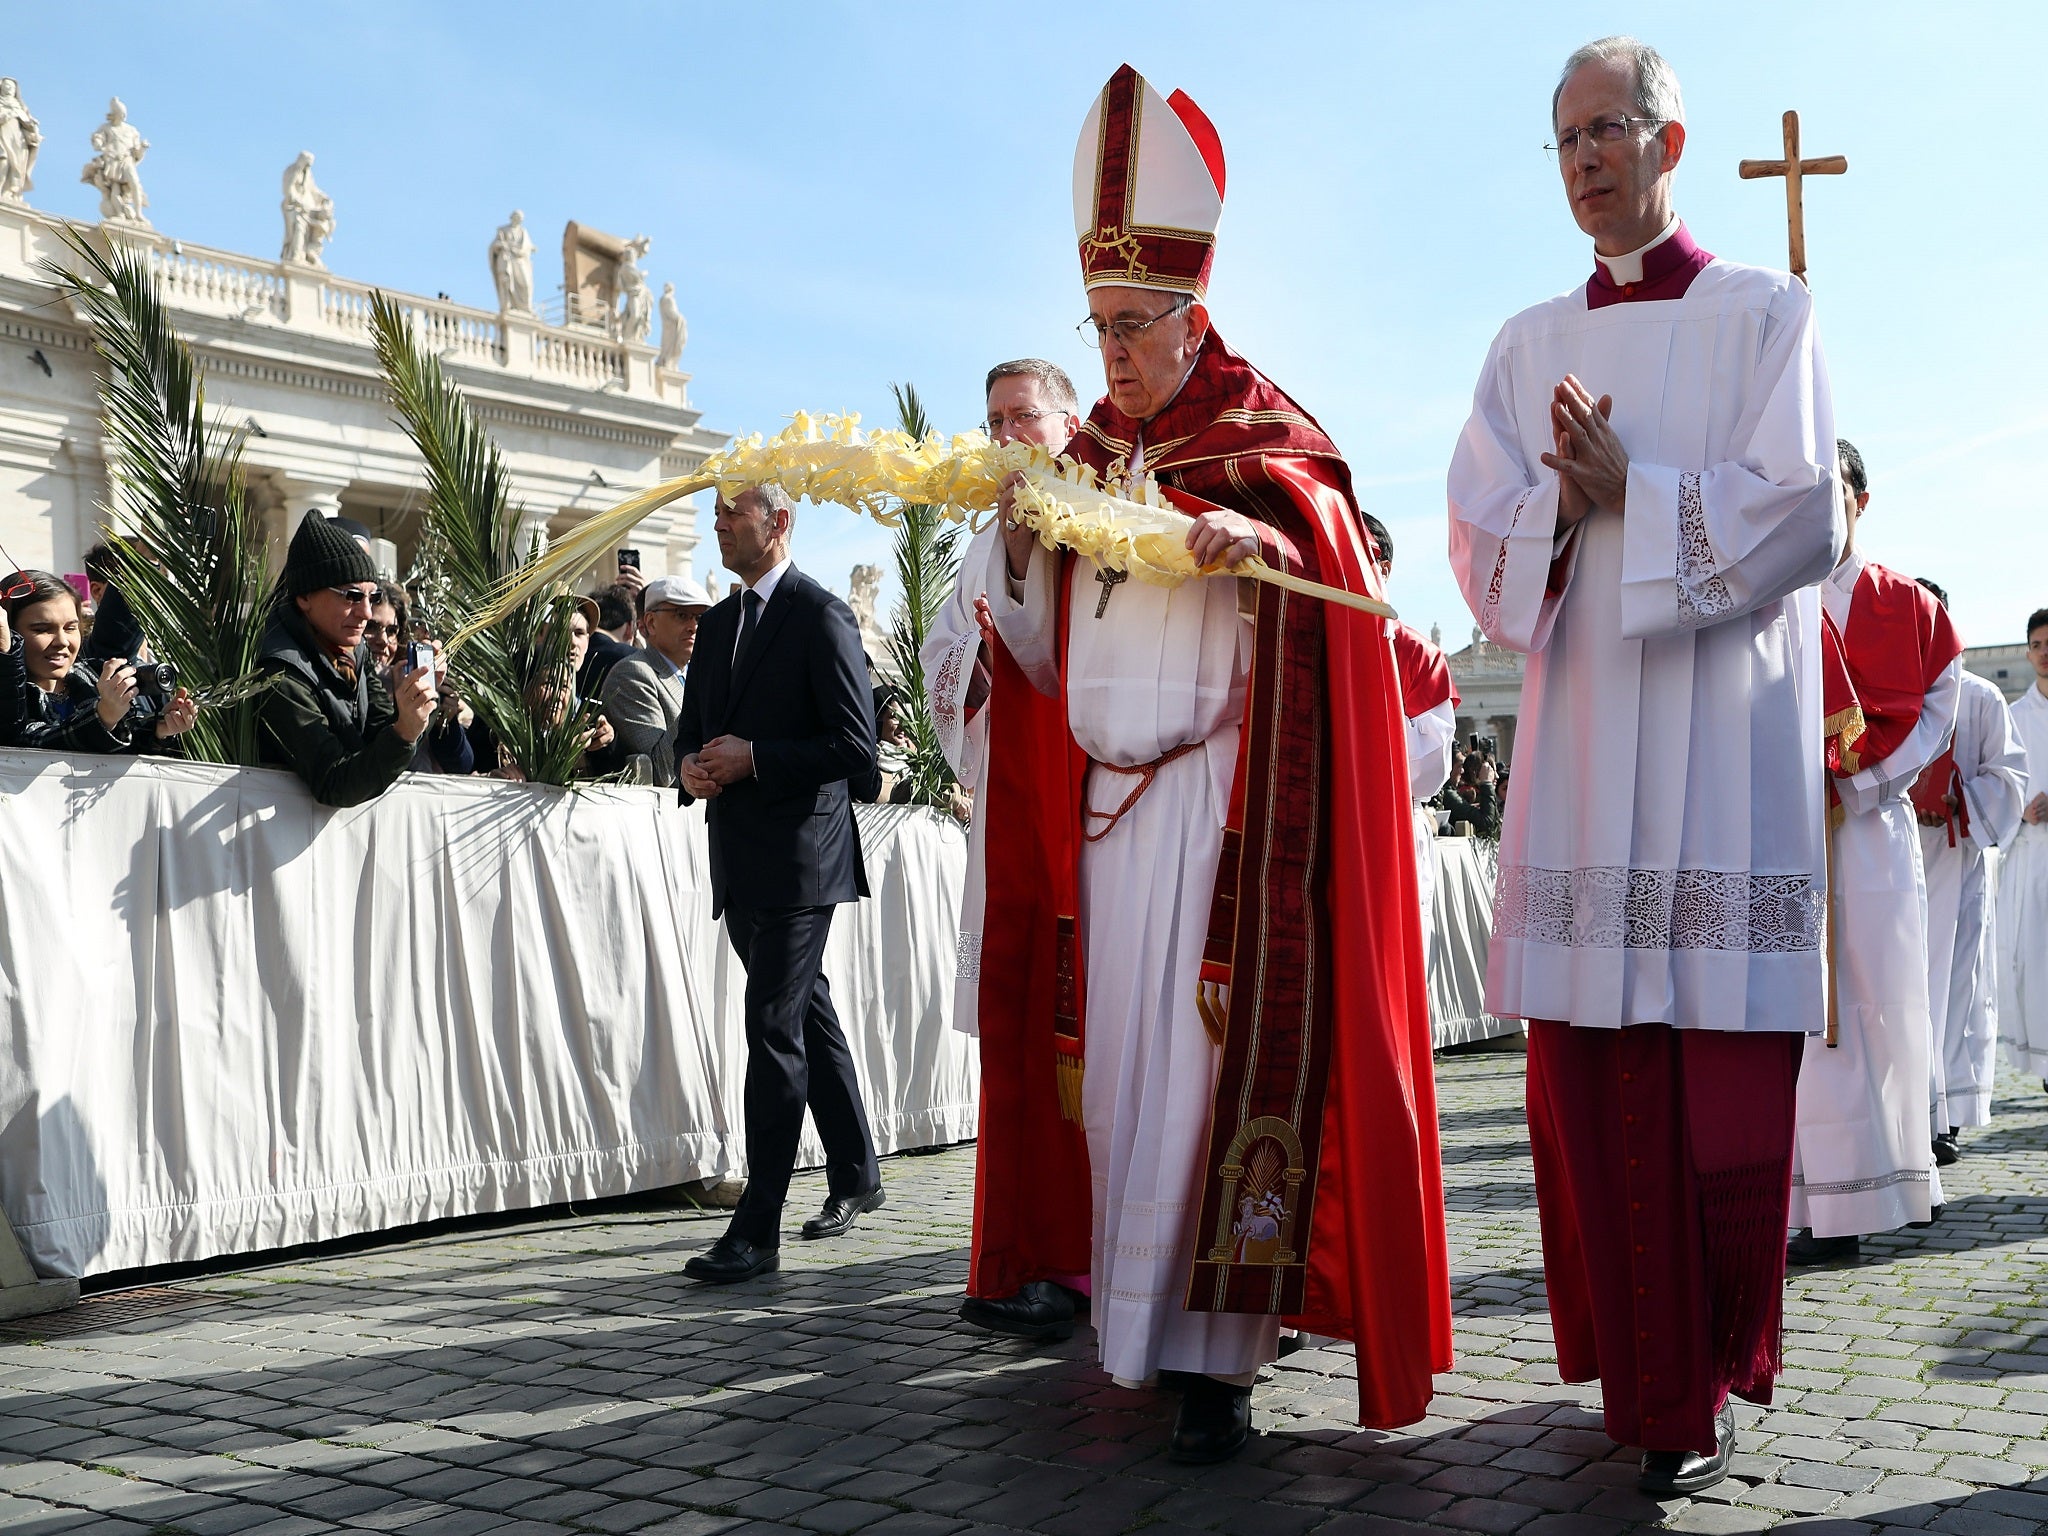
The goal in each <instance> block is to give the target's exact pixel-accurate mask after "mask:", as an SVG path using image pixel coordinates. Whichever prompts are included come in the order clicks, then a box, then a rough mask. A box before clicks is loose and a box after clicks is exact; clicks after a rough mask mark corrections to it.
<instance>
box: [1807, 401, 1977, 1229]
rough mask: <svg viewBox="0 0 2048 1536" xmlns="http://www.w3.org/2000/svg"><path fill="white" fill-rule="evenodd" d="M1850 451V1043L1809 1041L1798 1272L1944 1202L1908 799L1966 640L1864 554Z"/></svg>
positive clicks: (1842, 885)
mask: <svg viewBox="0 0 2048 1536" xmlns="http://www.w3.org/2000/svg"><path fill="white" fill-rule="evenodd" d="M1836 450H1837V452H1838V454H1839V456H1840V458H1839V470H1840V483H1841V497H1842V513H1843V519H1844V521H1845V522H1846V523H1847V525H1848V528H1849V548H1848V549H1847V550H1846V551H1845V552H1844V554H1843V556H1842V561H1841V564H1840V565H1838V566H1836V567H1835V569H1834V570H1833V571H1832V572H1831V573H1830V574H1829V576H1828V579H1827V580H1826V581H1824V582H1822V583H1821V588H1820V595H1821V605H1822V607H1823V609H1824V610H1825V611H1826V613H1827V617H1828V621H1829V623H1830V624H1831V625H1832V626H1833V631H1834V633H1835V634H1837V635H1839V636H1840V637H1841V650H1842V659H1843V662H1844V664H1845V666H1846V668H1847V671H1848V676H1849V682H1850V685H1851V686H1852V688H1853V689H1854V691H1855V695H1856V701H1857V704H1858V706H1859V709H1860V713H1861V720H1862V725H1863V731H1862V734H1861V735H1860V736H1858V737H1857V739H1856V740H1855V741H1854V742H1853V743H1851V744H1850V745H1851V746H1852V747H1853V750H1852V751H1851V752H1850V753H1849V754H1848V756H1847V757H1845V758H1844V760H1843V762H1842V765H1841V766H1842V771H1841V772H1840V773H1838V774H1836V775H1835V776H1834V777H1833V780H1832V786H1833V790H1834V797H1835V799H1836V800H1837V802H1838V805H1837V808H1836V809H1835V810H1834V811H1833V812H1832V814H1831V819H1832V823H1833V825H1834V829H1835V830H1834V850H1833V851H1834V869H1833V884H1834V891H1833V901H1834V907H1833V912H1834V919H1835V931H1834V939H1833V946H1834V965H1835V982H1834V987H1835V994H1834V997H1833V999H1832V1006H1833V1009H1834V1019H1835V1036H1836V1039H1835V1043H1834V1044H1832V1045H1830V1044H1827V1043H1826V1042H1824V1041H1822V1040H1818V1039H1816V1040H1809V1041H1807V1042H1806V1060H1805V1061H1804V1063H1803V1064H1802V1065H1801V1067H1800V1069H1799V1138H1798V1144H1797V1147H1796V1149H1795V1151H1794V1153H1793V1160H1792V1207H1791V1217H1790V1219H1791V1222H1792V1225H1793V1226H1795V1227H1798V1228H1801V1229H1802V1230H1801V1231H1799V1232H1797V1233H1795V1234H1794V1235H1793V1237H1792V1239H1791V1242H1790V1243H1789V1244H1788V1250H1787V1256H1788V1258H1789V1259H1790V1261H1791V1262H1793V1263H1795V1264H1818V1263H1824V1262H1827V1261H1830V1260H1836V1259H1847V1258H1853V1257H1855V1256H1856V1254H1857V1252H1858V1237H1859V1235H1860V1234H1862V1233H1865V1232H1888V1231H1891V1230H1892V1229H1894V1228H1896V1227H1902V1226H1905V1225H1906V1224H1907V1223H1909V1222H1924V1221H1930V1220H1932V1219H1933V1216H1934V1213H1935V1212H1936V1210H1937V1209H1939V1207H1940V1205H1941V1176H1940V1174H1939V1173H1938V1172H1937V1171H1936V1169H1935V1166H1934V1151H1933V1145H1932V1142H1933V1138H1932V1136H1931V1134H1930V1132H1929V1129H1928V1123H1927V1118H1928V1098H1929V1088H1930V1085H1931V1083H1932V1081H1933V1077H1932V1067H1931V1065H1930V1063H1931V1059H1932V1055H1933V1050H1934V1033H1933V1020H1932V1015H1931V1014H1930V1012H1929V1009H1928V1004H1927V887H1926V883H1925V878H1924V876H1923V874H1922V871H1921V864H1920V838H1919V834H1918V832H1917V830H1916V828H1915V820H1914V815H1913V805H1912V801H1911V799H1910V798H1909V796H1910V793H1911V791H1912V787H1913V782H1914V780H1915V779H1917V778H1918V777H1919V776H1920V771H1921V770H1922V769H1923V768H1925V767H1926V766H1927V765H1928V764H1929V763H1931V762H1933V761H1934V759H1935V758H1937V757H1939V756H1940V755H1941V753H1942V751H1943V750H1944V749H1945V748H1946V747H1947V745H1948V740H1949V735H1950V733H1951V732H1952V731H1953V730H1954V729H1955V721H1956V696H1957V694H1958V692H1959V691H1960V689H1961V686H1962V685H1961V683H1960V682H1959V681H1958V679H1959V676H1960V674H1961V672H1962V652H1963V643H1962V640H1961V638H1960V637H1959V636H1958V635H1957V634H1956V632H1955V629H1954V627H1953V626H1952V625H1951V624H1950V623H1949V621H1948V614H1947V613H1946V612H1945V611H1944V610H1943V609H1942V607H1941V605H1940V604H1939V603H1937V602H1936V601H1935V600H1934V596H1933V594H1932V593H1930V592H1928V591H1927V590H1926V588H1924V587H1922V586H1921V585H1920V584H1919V583H1918V582H1915V581H1913V580H1911V579H1909V578H1908V577H1905V576H1902V575H1900V574H1899V573H1898V572H1897V571H1894V570H1892V569H1891V568H1890V567H1888V566H1884V565H1880V564H1879V563H1878V562H1876V561H1875V560H1871V559H1868V558H1866V557H1865V555H1864V553H1863V551H1862V550H1860V549H1858V548H1857V547H1856V528H1857V523H1858V521H1859V520H1860V519H1861V518H1862V516H1863V514H1864V511H1865V508H1866V507H1867V506H1868V504H1869V501H1870V483H1869V480H1868V477H1867V476H1866V475H1865V473H1864V468H1863V456H1862V454H1860V453H1859V452H1857V450H1856V447H1855V445H1854V444H1853V443H1850V442H1847V441H1842V442H1838V443H1837V444H1836Z"/></svg>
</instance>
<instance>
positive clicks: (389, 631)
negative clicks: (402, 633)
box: [363, 619, 398, 640]
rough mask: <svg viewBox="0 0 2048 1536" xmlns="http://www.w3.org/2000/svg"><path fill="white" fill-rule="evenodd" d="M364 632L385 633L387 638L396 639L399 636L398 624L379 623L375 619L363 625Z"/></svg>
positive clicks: (372, 633) (369, 633) (371, 633)
mask: <svg viewBox="0 0 2048 1536" xmlns="http://www.w3.org/2000/svg"><path fill="white" fill-rule="evenodd" d="M363 633H364V634H366V635H383V636H385V637H386V638H387V639H391V640H396V639H397V638H398V626H397V625H396V624H379V623H378V622H377V621H376V620H375V619H372V620H371V621H370V622H369V623H368V624H366V625H364V626H363Z"/></svg>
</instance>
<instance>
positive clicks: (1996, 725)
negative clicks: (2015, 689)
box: [1956, 687, 2027, 848]
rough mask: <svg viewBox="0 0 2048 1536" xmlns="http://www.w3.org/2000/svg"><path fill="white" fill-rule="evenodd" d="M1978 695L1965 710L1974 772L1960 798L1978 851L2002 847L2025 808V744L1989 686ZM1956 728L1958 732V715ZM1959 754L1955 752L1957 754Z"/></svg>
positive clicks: (2016, 832)
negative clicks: (1974, 752) (1973, 739)
mask: <svg viewBox="0 0 2048 1536" xmlns="http://www.w3.org/2000/svg"><path fill="white" fill-rule="evenodd" d="M1973 691H1976V692H1978V693H1979V698H1978V702H1977V704H1976V706H1975V707H1974V708H1973V709H1970V710H1969V711H1967V713H1968V714H1969V715H1971V716H1972V717H1974V719H1973V723H1974V725H1975V727H1976V729H1975V735H1976V746H1977V763H1976V771H1975V772H1974V773H1971V774H1968V775H1966V776H1965V777H1964V779H1963V800H1964V802H1965V803H1966V804H1967V805H1968V806H1969V810H1970V841H1971V842H1973V843H1975V844H1976V845H1977V846H1978V847H1979V848H2005V847H2008V846H2010V845H2011V843H2012V840H2013V839H2014V838H2015V837H2017V836H2019V831H2020V815H2021V813H2022V812H2023V811H2024V810H2025V809H2026V794H2027V745H2026V743H2025V742H2023V741H2022V740H2020V733H2019V731H2018V730H2017V729H2016V728H2015V727H2014V725H2013V723H2012V711H2011V710H2009V709H2007V708H2006V707H2005V699H2004V698H2003V697H2002V696H2001V695H2000V694H1999V692H1998V690H1997V689H1995V688H1988V687H1987V688H1985V689H1982V690H1973ZM1956 729H1957V730H1958V731H1961V730H1963V729H1964V723H1963V721H1962V719H1961V716H1960V715H1959V716H1958V719H1957V724H1956ZM1958 756H1960V754H1958Z"/></svg>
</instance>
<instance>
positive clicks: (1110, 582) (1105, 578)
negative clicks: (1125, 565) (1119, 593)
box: [1095, 565, 1131, 619]
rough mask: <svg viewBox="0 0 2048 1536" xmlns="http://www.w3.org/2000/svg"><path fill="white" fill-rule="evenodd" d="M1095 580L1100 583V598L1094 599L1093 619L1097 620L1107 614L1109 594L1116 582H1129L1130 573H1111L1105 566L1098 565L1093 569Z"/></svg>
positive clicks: (1113, 589) (1114, 587) (1114, 588)
mask: <svg viewBox="0 0 2048 1536" xmlns="http://www.w3.org/2000/svg"><path fill="white" fill-rule="evenodd" d="M1095 579H1096V580H1097V581H1099V582H1101V583H1102V596H1100V597H1098V598H1097V599H1095V617H1097V618H1098V619H1099V618H1101V617H1102V616H1103V615H1104V614H1105V613H1107V612H1109V594H1110V593H1112V592H1114V591H1115V590H1116V588H1117V583H1118V582H1122V581H1129V580H1130V579H1131V573H1130V572H1129V571H1112V570H1110V569H1109V568H1108V567H1107V566H1102V565H1098V566H1097V567H1096V568H1095Z"/></svg>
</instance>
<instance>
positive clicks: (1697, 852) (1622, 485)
mask: <svg viewBox="0 0 2048 1536" xmlns="http://www.w3.org/2000/svg"><path fill="white" fill-rule="evenodd" d="M1684 118H1685V110H1684V105H1683V103H1682V101H1681V99H1680V96H1679V89H1678V81H1677V78H1676V76H1675V75H1674V74H1673V73H1672V70H1671V67H1670V65H1669V64H1667V63H1666V62H1665V61H1664V59H1663V58H1662V57H1660V56H1659V55H1658V54H1657V53H1656V51H1655V50H1653V49H1651V48H1648V47H1646V46H1644V45H1643V44H1640V43H1638V42H1636V41H1635V40H1634V39H1632V38H1606V39H1603V40H1601V41H1599V42H1596V43H1590V44H1588V45H1587V46H1585V47H1584V48H1581V49H1580V50H1579V51H1578V52H1576V53H1575V54H1573V55H1572V57H1571V58H1570V59H1569V60H1567V61H1566V64H1565V68H1564V72H1563V75H1562V77H1561V79H1560V81H1559V85H1558V90H1557V94H1556V96H1555V97H1554V98H1553V101H1552V129H1553V131H1554V133H1555V134H1556V139H1555V143H1556V146H1557V151H1558V165H1559V170H1560V172H1561V174H1562V177H1563V182H1564V191H1565V195H1566V198H1567V200H1568V202H1569V205H1570V207H1571V211H1572V214H1573V217H1574V218H1575V219H1576V220H1577V222H1578V224H1579V227H1580V228H1581V229H1582V230H1583V231H1585V233H1587V234H1588V235H1590V236H1591V237H1592V239H1593V255H1594V269H1593V275H1592V277H1591V278H1590V280H1588V281H1586V282H1583V283H1581V284H1580V285H1579V286H1577V287H1574V288H1572V289H1570V290H1569V291H1567V292H1565V293H1562V294H1560V295H1558V296H1557V297H1556V298H1554V299H1549V300H1546V301H1545V302H1543V303H1541V304H1538V305H1536V306H1534V307H1533V308H1531V309H1527V310H1524V311H1523V312H1522V313H1520V314H1519V315H1516V316H1515V317H1514V318H1513V319H1511V320H1509V321H1508V323H1507V324H1506V325H1505V326H1503V327H1502V328H1501V332H1500V334H1499V335H1498V336H1497V337H1496V338H1495V339H1494V342H1493V346H1492V348H1491V349H1490V350H1489V352H1488V354H1487V357H1486V362H1485V366H1484V368H1483V369H1482V370H1481V372H1480V376H1479V386H1478V389H1477V391H1476V393H1475V398H1474V401H1473V411H1472V417H1471V420H1470V421H1468V422H1467V423H1466V426H1465V430H1464V433H1463V435H1462V437H1461V438H1460V439H1459V442H1458V447H1457V452H1456V455H1455V457H1454V458H1453V459H1452V462H1451V470H1450V486H1449V491H1450V554H1451V564H1452V566H1453V568H1454V570H1455V571H1456V573H1457V577H1458V581H1459V584H1460V585H1461V586H1462V588H1463V589H1464V593H1465V600H1466V602H1467V603H1469V604H1470V605H1471V608H1472V612H1473V614H1474V615H1475V616H1476V617H1477V618H1478V620H1479V624H1480V627H1481V628H1482V629H1483V630H1484V631H1485V632H1486V634H1487V635H1488V636H1489V637H1490V638H1492V639H1493V640H1494V641H1495V642H1497V643H1498V644H1501V645H1506V646H1510V647H1512V648H1514V649H1515V650H1519V651H1525V652H1527V653H1528V655H1529V664H1528V674H1527V681H1526V683H1525V684H1524V688H1523V694H1522V720H1521V726H1520V729H1519V731H1518V732H1517V741H1516V752H1515V773H1514V780H1513V784H1512V786H1511V788H1510V789H1509V792H1508V804H1507V809H1506V814H1505V819H1504V823H1503V828H1502V832H1501V843H1500V881H1499V894H1498V899H1497V906H1496V911H1495V926H1494V931H1493V937H1492V940H1491V944H1490V948H1489V956H1488V972H1487V998H1486V1006H1487V1008H1488V1010H1489V1011H1490V1012H1493V1013H1496V1014H1500V1015H1503V1016H1507V1017H1514V1018H1522V1019H1527V1020H1529V1021H1530V1022H1529V1068H1528V1075H1529V1084H1528V1105H1529V1128H1530V1140H1531V1145H1532V1148H1533V1152H1534V1158H1535V1174H1536V1199H1537V1209H1538V1212H1539V1214H1540V1216H1541V1219H1542V1227H1543V1260H1544V1276H1545V1281H1546V1284H1547V1287H1548V1290H1549V1295H1550V1306H1551V1326H1552V1329H1553V1331H1554V1333H1555V1335H1556V1341H1557V1355H1558V1369H1559V1371H1560V1373H1561V1374H1562V1375H1563V1377H1564V1378H1565V1380H1567V1381H1588V1380H1591V1379H1593V1378H1595V1377H1597V1378H1598V1379H1599V1381H1600V1391H1601V1399H1602V1403H1603V1405H1604V1408H1605V1412H1606V1426H1607V1432H1608V1434H1609V1435H1611V1436H1613V1437H1614V1439H1616V1440H1618V1441H1620V1442H1622V1443H1623V1444H1626V1445H1634V1446H1640V1447H1642V1448H1643V1457H1642V1464H1641V1472H1640V1476H1639V1486H1641V1487H1642V1488H1643V1489H1644V1490H1646V1491H1648V1492H1650V1493H1652V1494H1655V1495H1658V1496H1669V1495H1673V1494H1677V1493H1686V1492H1693V1491H1697V1490H1698V1489H1700V1488H1704V1487H1706V1486H1708V1485H1710V1484H1711V1483H1714V1482H1717V1481H1718V1480H1719V1479H1720V1478H1722V1477H1723V1476H1725V1475H1726V1473H1727V1467H1728V1459H1729V1456H1730V1454H1731V1450H1732V1447H1733V1443H1734V1419H1733V1416H1732V1414H1731V1413H1730V1411H1729V1406H1728V1394H1729V1393H1730V1392H1731V1391H1733V1392H1736V1393H1739V1394H1740V1395H1742V1396H1744V1397H1746V1398H1748V1399H1749V1400H1750V1401H1752V1402H1758V1403H1768V1402H1769V1401H1770V1400H1771V1389H1772V1383H1773V1381H1774V1380H1775V1377H1776V1374H1777V1369H1778V1365H1779V1359H1780V1348H1779V1325H1780V1296H1781V1293H1782V1289H1783V1275H1784V1268H1783V1266H1784V1254H1783V1251H1782V1245H1781V1243H1780V1242H1779V1240H1778V1234H1779V1233H1780V1232H1782V1231H1783V1230H1784V1216H1785V1191H1786V1185H1787V1180H1788V1177H1789V1171H1790V1160H1791V1154H1792V1131H1793V1099H1794V1086H1795V1082H1796V1079H1797V1077H1798V1071H1799V1060H1800V1049H1801V1046H1802V1043H1803V1041H1804V1037H1805V1035H1806V1032H1808V1031H1811V1030H1818V1029H1819V1028H1821V1024H1822V1017H1823V1007H1822V994H1823V968H1822V921H1821V919H1822V911H1823V901H1824V891H1825V881H1826V873H1825V871H1826V860H1825V854H1824V849H1823V845H1822V840H1821V833H1822V826H1823V821H1824V810H1825V806H1824V801H1823V785H1822V776H1821V762H1822V758H1821V713H1820V658H1821V650H1820V646H1821V617H1820V603H1819V598H1818V595H1817V594H1816V592H1815V591H1814V589H1813V584H1814V583H1815V582H1817V581H1819V580H1820V579H1821V578H1822V577H1824V576H1825V575H1826V574H1827V573H1828V571H1829V569H1830V568H1831V567H1832V566H1833V565H1834V563H1835V561H1836V559H1837V558H1838V556H1839V554H1840V551H1841V548H1842V540H1843V532H1842V520H1841V513H1840V510H1839V507H1838V506H1837V503H1836V497H1835V489H1834V420H1833V415H1834V413H1833V407H1832V404H1831V402H1830V397H1829V392H1828V379H1827V371H1826V367H1825V365H1824V363H1823V361H1822V358H1821V349H1820V341H1819V338H1818V336H1817V335H1816V333H1815V330H1814V319H1813V304H1812V301H1811V300H1810V299H1809V298H1808V296H1807V293H1806V290H1805V288H1804V287H1802V286H1801V285H1800V284H1799V283H1798V282H1797V281H1795V280H1794V279H1793V278H1792V277H1790V276H1789V275H1788V274H1786V273H1783V272H1775V271H1769V270H1766V269H1763V268H1759V267H1749V266H1742V265H1739V264H1737V263H1735V262H1731V261H1724V260H1721V259H1720V258H1718V257H1715V256H1712V255H1709V254H1708V253H1707V252H1706V251H1704V250H1702V249H1701V248H1700V247H1699V246H1698V245H1697V244H1696V243H1695V242H1694V240H1693V238H1692V236H1691V234H1690V233H1689V232H1688V231H1687V229H1686V227H1685V225H1684V224H1682V223H1681V222H1680V221H1679V220H1678V218H1677V216H1676V215H1675V214H1674V213H1673V211H1672V200H1671V199H1672V174H1673V172H1674V171H1675V170H1676V169H1677V167H1678V163H1679V157H1680V155H1681V153H1682V152H1683V150H1684V148H1685V142H1686V135H1685V125H1684Z"/></svg>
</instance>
